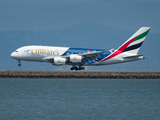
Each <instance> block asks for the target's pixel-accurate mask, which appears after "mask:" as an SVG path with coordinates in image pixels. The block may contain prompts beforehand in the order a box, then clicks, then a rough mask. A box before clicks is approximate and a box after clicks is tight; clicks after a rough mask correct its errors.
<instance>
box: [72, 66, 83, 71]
mask: <svg viewBox="0 0 160 120" xmlns="http://www.w3.org/2000/svg"><path fill="white" fill-rule="evenodd" d="M84 69H85V67H82V66H79V67H77V66H73V67H71V70H76V71H77V70H84Z"/></svg>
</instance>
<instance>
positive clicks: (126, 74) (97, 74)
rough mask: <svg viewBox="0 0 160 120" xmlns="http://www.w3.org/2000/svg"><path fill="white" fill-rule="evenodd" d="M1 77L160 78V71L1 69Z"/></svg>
mask: <svg viewBox="0 0 160 120" xmlns="http://www.w3.org/2000/svg"><path fill="white" fill-rule="evenodd" d="M0 78H71V79H73V78H76V79H78V78H82V79H83V78H84V79H160V71H87V70H86V71H70V70H67V71H56V70H51V71H46V70H45V71H44V70H42V71H39V70H38V71H35V70H33V71H32V70H11V71H10V70H0Z"/></svg>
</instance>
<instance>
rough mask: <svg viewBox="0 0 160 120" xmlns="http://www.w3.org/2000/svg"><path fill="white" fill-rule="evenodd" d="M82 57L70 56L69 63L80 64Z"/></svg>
mask: <svg viewBox="0 0 160 120" xmlns="http://www.w3.org/2000/svg"><path fill="white" fill-rule="evenodd" d="M81 61H82V56H80V55H70V62H81Z"/></svg>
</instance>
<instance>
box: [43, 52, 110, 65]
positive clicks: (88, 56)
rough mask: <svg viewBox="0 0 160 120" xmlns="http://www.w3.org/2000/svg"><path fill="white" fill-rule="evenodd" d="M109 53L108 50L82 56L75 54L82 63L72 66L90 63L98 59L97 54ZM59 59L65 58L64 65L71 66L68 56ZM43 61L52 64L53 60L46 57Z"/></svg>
mask: <svg viewBox="0 0 160 120" xmlns="http://www.w3.org/2000/svg"><path fill="white" fill-rule="evenodd" d="M110 51H111V50H109V51H98V52H90V53H84V54H76V55H79V56H82V61H81V62H77V63H74V64H77V65H83V64H85V63H86V62H88V61H89V60H90V61H92V60H93V59H95V60H96V59H97V58H99V56H98V54H103V53H106V52H110ZM72 55H73V54H72ZM74 55H75V54H74ZM61 58H66V59H67V61H66V64H72V62H70V55H68V56H61ZM44 59H45V60H46V61H47V62H53V61H54V58H52V57H46V58H44Z"/></svg>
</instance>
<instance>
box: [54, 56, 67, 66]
mask: <svg viewBox="0 0 160 120" xmlns="http://www.w3.org/2000/svg"><path fill="white" fill-rule="evenodd" d="M65 63H66V58H61V57H55V58H54V63H53V64H55V65H64V64H65Z"/></svg>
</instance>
